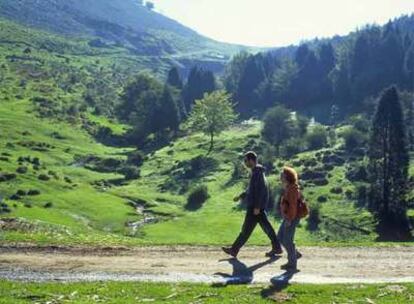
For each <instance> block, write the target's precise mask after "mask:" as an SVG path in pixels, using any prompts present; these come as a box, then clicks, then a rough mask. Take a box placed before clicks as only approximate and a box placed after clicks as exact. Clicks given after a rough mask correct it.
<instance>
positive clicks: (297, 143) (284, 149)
mask: <svg viewBox="0 0 414 304" xmlns="http://www.w3.org/2000/svg"><path fill="white" fill-rule="evenodd" d="M304 150H305V142H304V140H303V139H302V138H299V137H292V138H289V139H288V140H286V141H285V142H284V143H283V144H282V146H281V147H280V153H281V155H282V156H284V157H292V156H294V155H296V154H298V153H301V152H303V151H304Z"/></svg>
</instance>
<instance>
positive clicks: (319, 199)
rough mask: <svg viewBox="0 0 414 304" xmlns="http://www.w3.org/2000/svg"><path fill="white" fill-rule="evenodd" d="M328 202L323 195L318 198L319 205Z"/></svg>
mask: <svg viewBox="0 0 414 304" xmlns="http://www.w3.org/2000/svg"><path fill="white" fill-rule="evenodd" d="M327 201H328V198H327V197H326V196H325V195H321V196H318V202H319V203H325V202H327Z"/></svg>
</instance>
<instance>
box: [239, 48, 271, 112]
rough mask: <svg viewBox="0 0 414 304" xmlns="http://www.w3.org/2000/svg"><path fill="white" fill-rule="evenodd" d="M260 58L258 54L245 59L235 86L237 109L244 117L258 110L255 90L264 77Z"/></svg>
mask: <svg viewBox="0 0 414 304" xmlns="http://www.w3.org/2000/svg"><path fill="white" fill-rule="evenodd" d="M262 59H263V58H262V56H261V55H260V54H259V55H255V56H250V57H249V58H248V59H247V61H246V66H245V68H244V70H243V72H242V75H241V76H240V81H239V83H238V86H237V91H236V95H235V96H236V100H237V101H238V103H237V110H238V111H239V112H240V113H241V115H242V116H243V117H246V118H247V117H251V116H253V115H254V114H256V113H257V110H258V104H257V99H258V98H257V97H258V96H257V94H256V93H257V92H256V90H257V89H258V87H259V85H260V84H261V83H262V82H263V80H264V79H265V77H266V74H265V70H264V67H263V62H262Z"/></svg>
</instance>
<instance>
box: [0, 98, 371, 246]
mask: <svg viewBox="0 0 414 304" xmlns="http://www.w3.org/2000/svg"><path fill="white" fill-rule="evenodd" d="M35 113H36V111H35V107H34V105H33V103H32V102H30V101H29V100H28V99H26V98H23V99H21V100H14V101H7V102H6V101H4V100H3V101H2V102H1V107H0V122H1V126H2V128H1V134H0V136H1V138H2V140H1V146H0V150H1V153H2V154H1V158H0V168H1V170H0V172H1V180H2V181H1V182H0V191H1V193H2V196H3V203H2V212H3V214H2V216H1V217H2V220H1V222H0V223H1V227H2V238H3V242H4V241H7V242H12V241H13V242H15V241H24V242H36V243H47V244H50V243H52V244H61V243H63V244H75V243H76V244H95V245H96V244H101V245H104V244H105V245H108V244H118V245H119V244H124V245H128V244H129V245H132V244H149V243H151V244H177V243H179V244H223V243H229V242H231V241H232V239H233V238H234V237H235V235H236V234H237V232H238V231H239V228H240V224H241V220H242V217H243V211H242V210H241V209H240V208H239V207H237V205H235V204H234V203H232V201H231V199H232V197H233V196H234V194H235V193H237V192H239V191H240V190H241V189H242V188H243V187H244V182H245V180H246V178H247V176H246V174H245V172H244V171H243V170H242V169H240V168H239V166H238V164H239V162H240V160H241V157H240V156H241V153H242V151H244V150H246V149H250V148H256V149H257V145H258V144H259V128H260V123H258V122H256V123H252V124H249V125H239V126H234V127H233V128H232V129H231V130H229V131H226V132H224V133H223V135H222V136H220V137H219V138H218V141H217V145H216V148H215V150H214V152H213V155H212V156H211V158H206V157H205V151H206V147H207V146H208V143H207V139H206V138H205V137H204V136H203V135H201V134H194V135H188V136H185V137H183V138H180V139H178V140H177V141H175V142H173V143H171V145H169V146H166V147H164V148H162V149H160V150H158V151H155V152H151V153H149V154H148V155H146V157H145V161H144V164H143V165H142V166H141V168H140V170H141V177H140V178H137V179H134V180H131V181H127V180H125V179H124V175H123V174H121V172H122V165H123V163H124V162H125V161H126V154H127V153H128V152H131V151H132V149H131V148H114V147H108V146H104V145H102V144H99V143H97V142H96V141H95V139H94V138H93V137H91V135H89V134H88V133H87V132H86V131H85V130H83V129H82V128H81V124H79V123H77V122H74V123H72V124H70V123H67V122H61V121H57V120H54V119H49V118H39V117H36V115H35ZM85 116H86V118H85V119H88V120H90V121H95V122H96V123H99V124H104V125H106V126H110V127H111V128H114V129H115V130H117V131H118V132H122V130H123V127H122V126H120V125H118V124H116V123H114V122H109V121H107V120H106V119H104V118H102V117H95V116H93V115H92V114H88V115H85ZM284 163H285V161H283V160H279V161H277V162H276V163H275V166H276V168H280V167H281V165H282V164H284ZM291 163H292V164H293V165H295V166H296V167H298V168H299V171H300V172H301V173H302V175H303V176H304V179H305V174H304V173H305V172H306V171H307V168H315V169H314V171H315V172H322V174H323V175H325V176H326V180H325V179H324V180H325V182H324V181H323V182H321V183H318V185H315V184H314V183H313V182H311V181H306V180H305V195H306V197H307V199H308V200H309V201H310V202H311V204H312V205H313V206H314V205H315V204H316V203H317V202H318V201H320V202H321V203H319V208H320V209H319V213H320V214H319V219H320V221H321V222H320V224H319V226H318V228H317V229H314V231H310V230H309V229H308V228H307V223H306V222H303V223H302V226H301V228H300V229H299V234H298V239H299V243H300V244H316V243H318V244H319V243H321V242H322V243H324V244H328V243H329V242H332V244H338V243H342V242H347V244H355V243H358V244H359V243H364V244H373V240H374V239H375V236H376V235H375V232H374V231H373V219H372V216H371V215H370V214H369V213H368V212H367V211H366V210H365V209H363V208H359V207H358V203H357V200H356V195H355V194H356V191H357V190H356V189H357V185H358V183H356V182H351V181H350V180H348V179H347V178H346V175H347V174H346V173H347V172H348V170H349V167H352V166H353V164H354V162H353V161H352V160H351V159H349V158H348V157H347V156H346V155H344V154H343V151H341V150H340V149H339V147H335V148H331V149H325V150H320V151H311V152H307V153H303V154H300V155H298V156H297V157H296V158H294V159H293V160H292V161H291ZM316 168H320V169H316ZM276 171H277V170H276ZM276 171H274V172H272V173H271V174H270V181H271V184H272V188H273V189H276V188H277V187H278V186H277V185H278V182H277V178H276V176H278V175H277V172H276ZM117 172H118V173H117ZM198 184H203V185H206V186H207V188H208V193H209V199H208V200H207V201H206V202H205V203H204V204H203V206H202V207H201V208H200V209H198V210H196V211H189V210H187V209H186V208H185V205H186V203H187V196H188V193H189V191H191V189H192V188H193V187H194V186H195V185H198ZM321 197H322V198H321ZM277 222H278V220H276V222H275V223H277ZM251 242H252V243H254V244H266V242H267V241H266V239H265V237H264V235H263V234H262V233H260V232H259V231H258V232H256V233H255V235H254V237H253V239H252V241H251ZM327 242H328V243H327Z"/></svg>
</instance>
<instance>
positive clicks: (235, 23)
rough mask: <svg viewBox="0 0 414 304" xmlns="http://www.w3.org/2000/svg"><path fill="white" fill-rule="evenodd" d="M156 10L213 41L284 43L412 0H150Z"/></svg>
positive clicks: (412, 7) (360, 21)
mask: <svg viewBox="0 0 414 304" xmlns="http://www.w3.org/2000/svg"><path fill="white" fill-rule="evenodd" d="M152 2H154V4H155V7H156V10H157V11H158V12H160V13H162V14H164V15H166V16H168V17H170V18H172V19H175V20H177V21H179V22H180V23H182V24H184V25H186V26H188V27H190V28H192V29H194V30H195V31H197V32H198V33H200V34H203V35H205V36H207V37H210V38H213V39H215V40H218V41H223V42H230V43H237V44H243V45H251V46H286V45H289V44H297V43H299V42H300V41H303V40H308V39H313V38H316V37H319V38H323V37H331V36H334V35H336V34H338V35H344V34H347V33H349V32H351V31H353V30H355V29H356V28H357V27H362V26H364V25H366V24H373V23H376V24H384V23H386V22H387V21H388V20H389V19H392V18H394V17H398V16H400V15H402V14H411V13H413V12H414V0H152Z"/></svg>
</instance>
